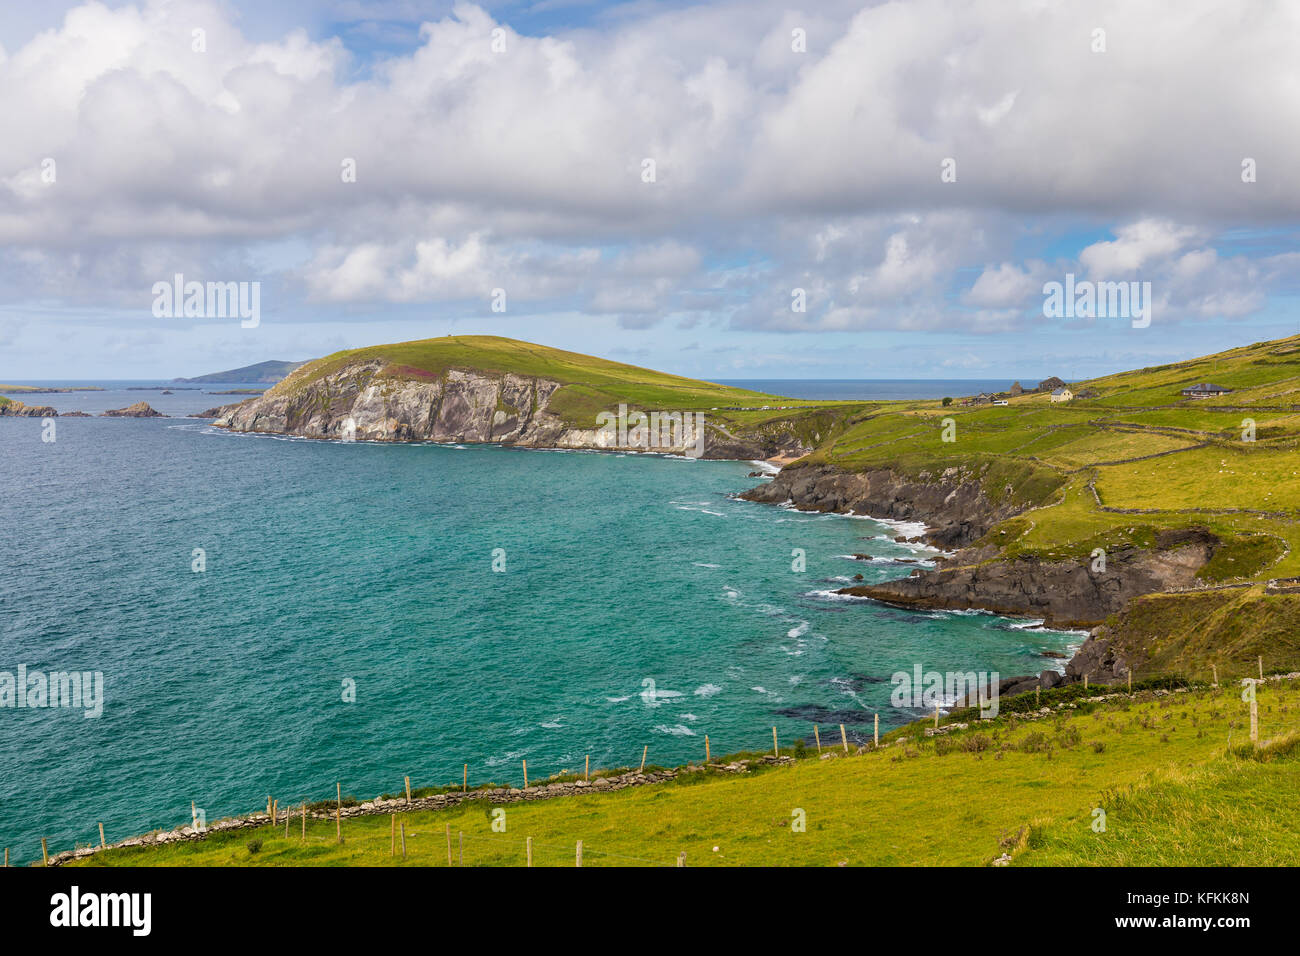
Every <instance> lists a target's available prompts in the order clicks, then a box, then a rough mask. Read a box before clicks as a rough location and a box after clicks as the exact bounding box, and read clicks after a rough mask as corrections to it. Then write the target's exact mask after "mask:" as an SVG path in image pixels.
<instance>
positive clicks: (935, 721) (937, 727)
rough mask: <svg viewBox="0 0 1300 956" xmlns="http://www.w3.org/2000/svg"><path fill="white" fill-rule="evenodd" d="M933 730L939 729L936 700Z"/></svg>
mask: <svg viewBox="0 0 1300 956" xmlns="http://www.w3.org/2000/svg"><path fill="white" fill-rule="evenodd" d="M1035 699H1037V697H1035ZM934 729H935V730H938V729H939V701H938V700H937V699H936V700H935V702H934Z"/></svg>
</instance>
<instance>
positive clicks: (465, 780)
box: [460, 764, 469, 793]
mask: <svg viewBox="0 0 1300 956" xmlns="http://www.w3.org/2000/svg"><path fill="white" fill-rule="evenodd" d="M460 792H461V793H468V792H469V764H465V775H464V776H463V777H461V780H460Z"/></svg>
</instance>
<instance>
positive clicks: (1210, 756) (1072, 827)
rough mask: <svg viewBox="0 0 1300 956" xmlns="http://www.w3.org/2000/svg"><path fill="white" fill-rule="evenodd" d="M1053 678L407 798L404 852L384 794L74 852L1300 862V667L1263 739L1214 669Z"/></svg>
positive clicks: (176, 860)
mask: <svg viewBox="0 0 1300 956" xmlns="http://www.w3.org/2000/svg"><path fill="white" fill-rule="evenodd" d="M1225 681H1226V677H1225ZM1094 691H1095V689H1094ZM1055 693H1056V692H1048V693H1047V694H1045V695H1044V697H1043V703H1044V704H1045V705H1046V704H1047V703H1048V702H1052V701H1057V702H1062V701H1070V702H1072V703H1073V707H1071V706H1069V705H1068V704H1067V705H1066V707H1065V709H1064V710H1061V711H1059V712H1057V713H1055V714H1053V715H1052V716H1049V717H1044V718H1042V719H1032V720H1031V719H1027V718H1026V717H1025V716H1024V715H1023V714H1020V715H1017V714H1014V713H1008V712H1007V710H1006V709H1004V714H1003V716H1000V717H999V718H998V719H997V720H995V721H989V722H976V723H975V724H973V725H972V726H970V727H968V728H967V729H965V730H953V731H951V732H950V733H949V734H947V735H943V736H938V737H933V738H925V737H923V736H921V727H922V726H923V725H919V724H918V725H912V726H910V727H906V728H902V729H900V730H898V731H895V732H893V733H891V734H889V735H888V736H887V737H885V738H882V746H881V749H880V750H878V751H868V752H866V753H863V754H855V755H852V756H848V757H844V756H838V755H837V756H835V757H834V758H832V759H818V757H817V755H816V754H815V753H812V752H805V753H804V755H803V758H802V759H799V760H796V761H795V762H794V763H793V764H789V765H785V766H770V765H769V766H763V767H756V768H755V769H753V770H751V771H750V772H748V773H743V774H726V773H720V772H716V771H704V772H700V773H694V774H690V775H685V776H683V777H679V778H678V779H677V780H674V781H671V782H669V783H664V784H657V785H652V786H644V787H638V788H633V789H628V790H623V791H618V792H613V793H592V794H584V795H581V796H576V797H561V798H556V799H550V800H538V801H533V802H524V803H511V804H505V805H503V807H502V809H504V811H505V818H504V819H505V826H506V830H505V832H504V833H502V832H494V830H493V828H492V822H493V817H492V815H491V810H492V806H490V805H489V804H488V803H487V801H486V800H475V801H471V802H469V803H466V804H462V805H460V806H458V807H455V808H452V809H449V810H441V811H412V812H409V813H400V814H398V815H397V821H398V822H400V823H401V825H402V827H403V828H404V830H405V833H406V847H407V856H406V859H405V860H402V859H401V857H400V850H399V853H398V856H397V857H394V856H393V855H392V845H393V844H392V836H391V833H392V829H391V827H392V826H393V823H392V822H391V821H390V818H389V816H388V815H387V814H380V815H374V816H367V817H357V818H351V819H348V820H345V821H344V824H343V828H344V837H345V840H344V843H343V844H342V845H339V844H338V843H336V842H335V832H334V823H333V822H332V821H328V822H327V821H312V822H309V824H308V829H307V837H306V840H305V841H304V840H303V839H302V836H301V829H300V826H301V824H300V822H299V820H297V819H292V820H291V821H290V826H289V835H288V836H287V837H286V836H285V835H284V832H283V831H280V830H278V831H275V832H273V831H272V830H271V828H270V827H269V826H264V827H261V828H258V829H257V830H245V831H238V832H235V833H226V834H214V835H212V836H210V837H208V838H207V839H205V840H202V841H196V842H188V843H180V844H171V845H165V846H159V847H147V848H146V847H139V848H130V849H122V850H111V851H107V852H104V853H100V854H97V855H96V856H94V857H92V858H89V860H86V861H81V862H80V863H79V864H78V865H108V866H155V865H162V866H389V865H406V866H446V865H448V862H447V856H448V851H447V836H446V834H447V832H448V831H450V833H451V837H452V845H453V850H452V856H453V861H454V863H453V865H460V863H459V860H460V852H461V851H460V846H461V834H463V835H464V865H466V866H522V865H524V863H525V841H526V839H527V838H529V837H531V838H532V841H533V860H534V865H536V866H573V865H574V862H575V849H576V843H577V841H578V840H582V841H583V865H584V866H606V865H631V866H637V865H642V866H671V865H675V861H676V859H677V857H678V854H680V853H683V852H684V853H685V854H686V863H687V865H689V866H727V865H731V866H739V865H749V866H759V865H782V866H837V865H849V866H856V865H905V866H906V865H926V864H929V865H964V866H980V865H987V864H989V863H991V862H993V861H994V860H995V859H998V858H1000V857H1002V856H1003V854H1008V853H1009V854H1010V855H1011V857H1012V860H1011V862H1012V863H1013V864H1015V865H1096V864H1120V863H1122V864H1125V865H1147V864H1150V865H1171V864H1207V865H1233V864H1241V863H1250V864H1254V865H1273V864H1291V865H1294V864H1296V863H1300V819H1297V817H1296V815H1295V812H1294V810H1295V795H1296V794H1297V793H1300V753H1298V752H1297V746H1296V744H1297V741H1298V740H1300V685H1297V684H1296V683H1288V682H1270V683H1268V684H1266V685H1263V686H1262V687H1261V688H1260V690H1259V696H1258V700H1259V712H1260V726H1261V734H1262V737H1263V739H1264V741H1265V743H1268V742H1269V741H1272V743H1269V744H1268V746H1266V747H1265V748H1264V749H1263V750H1262V751H1260V752H1259V753H1256V752H1255V751H1253V750H1252V749H1251V748H1250V747H1249V746H1247V747H1245V748H1242V746H1241V745H1242V744H1243V742H1245V741H1246V734H1247V729H1246V728H1247V725H1248V710H1247V705H1245V704H1243V703H1242V702H1241V699H1240V695H1239V690H1238V688H1236V687H1231V686H1227V685H1226V684H1225V686H1224V687H1223V688H1220V689H1211V688H1200V689H1195V690H1192V691H1188V692H1175V693H1167V694H1164V695H1158V694H1157V693H1156V692H1154V691H1139V692H1136V693H1135V694H1134V695H1133V697H1132V698H1130V697H1128V696H1122V697H1120V698H1116V699H1111V700H1108V701H1104V702H1101V701H1094V700H1090V699H1087V698H1083V697H1079V696H1078V688H1076V689H1075V691H1074V692H1072V694H1070V695H1067V694H1063V693H1062V694H1060V695H1059V696H1053V695H1054V694H1055ZM1004 703H1009V702H1004ZM1008 709H1009V708H1008ZM958 716H959V715H958ZM830 737H831V734H830V733H826V734H823V741H827V740H828V739H829V738H830ZM900 738H908V739H907V740H906V741H905V742H901V743H895V741H898V740H899V739H900ZM826 749H827V751H828V752H837V751H835V750H834V748H832V747H830V746H829V745H827V747H826ZM1098 808H1100V809H1102V810H1104V811H1105V815H1106V818H1105V822H1106V829H1105V831H1104V832H1095V831H1094V830H1093V823H1094V820H1095V819H1097V817H1096V816H1095V815H1094V810H1096V809H1098ZM800 811H801V812H802V819H803V820H804V821H806V829H805V830H803V831H801V830H800V829H799V827H798V826H796V825H794V824H795V822H796V821H797V820H799V819H800Z"/></svg>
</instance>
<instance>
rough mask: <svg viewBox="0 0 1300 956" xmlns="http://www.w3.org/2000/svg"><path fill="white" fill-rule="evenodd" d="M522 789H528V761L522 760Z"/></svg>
mask: <svg viewBox="0 0 1300 956" xmlns="http://www.w3.org/2000/svg"><path fill="white" fill-rule="evenodd" d="M524 789H525V790H527V789H528V761H527V760H525V761H524Z"/></svg>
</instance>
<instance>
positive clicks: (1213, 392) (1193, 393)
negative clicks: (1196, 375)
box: [1183, 382, 1232, 398]
mask: <svg viewBox="0 0 1300 956" xmlns="http://www.w3.org/2000/svg"><path fill="white" fill-rule="evenodd" d="M1231 391H1232V389H1230V388H1227V387H1225V386H1223V385H1211V384H1210V383H1209V382H1201V383H1199V384H1197V385H1189V386H1188V387H1187V388H1185V389H1183V395H1185V396H1186V397H1187V398H1218V397H1219V396H1220V395H1227V394H1228V393H1229V392H1231Z"/></svg>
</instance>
